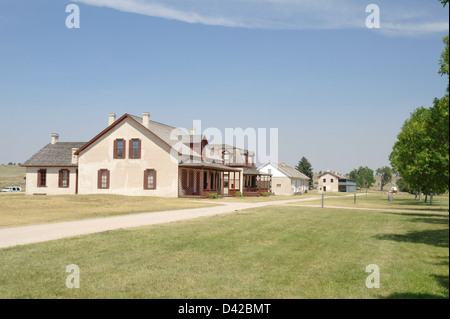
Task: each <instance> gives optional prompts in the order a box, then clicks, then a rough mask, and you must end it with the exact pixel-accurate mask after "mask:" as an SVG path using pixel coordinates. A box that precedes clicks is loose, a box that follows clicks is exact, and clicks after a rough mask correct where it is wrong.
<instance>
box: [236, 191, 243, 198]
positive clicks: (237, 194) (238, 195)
mask: <svg viewBox="0 0 450 319" xmlns="http://www.w3.org/2000/svg"><path fill="white" fill-rule="evenodd" d="M234 196H235V197H242V193H241V192H236V193H235V194H234Z"/></svg>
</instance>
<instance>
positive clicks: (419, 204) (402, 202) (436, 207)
mask: <svg viewBox="0 0 450 319" xmlns="http://www.w3.org/2000/svg"><path fill="white" fill-rule="evenodd" d="M394 203H395V205H399V206H416V207H410V208H408V209H411V210H433V211H438V212H440V211H442V212H448V207H442V206H441V204H440V203H439V202H434V203H433V205H430V203H429V202H428V203H425V202H423V201H418V200H417V201H415V200H414V201H411V200H410V199H394Z"/></svg>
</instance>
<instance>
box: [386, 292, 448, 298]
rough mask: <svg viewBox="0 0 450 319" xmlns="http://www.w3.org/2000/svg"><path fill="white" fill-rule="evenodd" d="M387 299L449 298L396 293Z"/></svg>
mask: <svg viewBox="0 0 450 319" xmlns="http://www.w3.org/2000/svg"><path fill="white" fill-rule="evenodd" d="M386 298H387V299H447V298H448V297H445V296H439V295H431V294H414V293H409V292H405V293H396V294H392V295H390V296H387V297H386Z"/></svg>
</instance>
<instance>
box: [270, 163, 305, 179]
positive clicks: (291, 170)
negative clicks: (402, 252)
mask: <svg viewBox="0 0 450 319" xmlns="http://www.w3.org/2000/svg"><path fill="white" fill-rule="evenodd" d="M278 168H279V169H280V170H281V171H283V172H285V173H286V174H287V175H288V176H289V177H293V178H301V179H310V178H309V177H308V176H306V175H305V174H303V173H301V172H299V171H297V170H296V169H295V168H293V167H290V166H286V165H284V166H282V165H278Z"/></svg>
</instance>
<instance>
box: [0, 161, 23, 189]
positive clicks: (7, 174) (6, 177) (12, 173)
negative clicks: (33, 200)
mask: <svg viewBox="0 0 450 319" xmlns="http://www.w3.org/2000/svg"><path fill="white" fill-rule="evenodd" d="M25 172H26V168H25V167H20V166H17V165H0V190H1V189H2V188H3V187H7V186H20V187H22V190H23V191H24V190H25V178H24V177H25Z"/></svg>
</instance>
